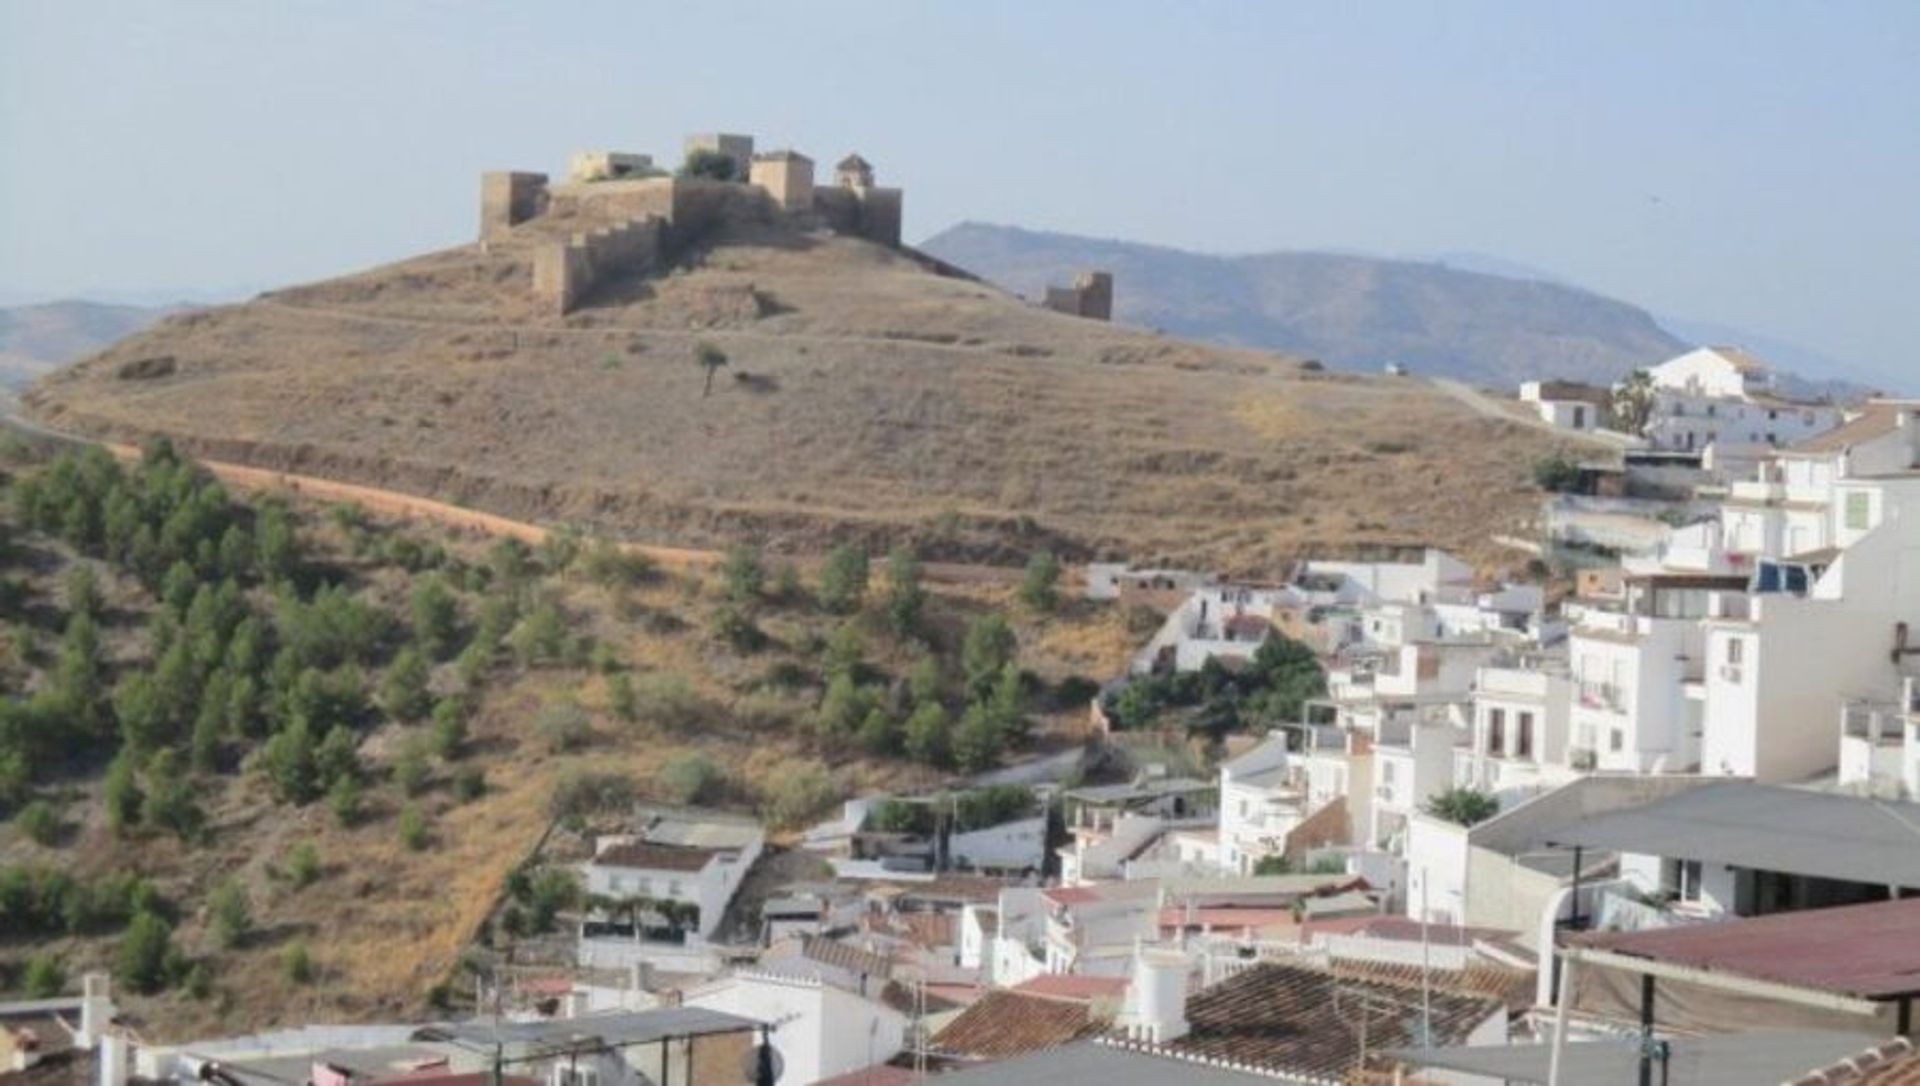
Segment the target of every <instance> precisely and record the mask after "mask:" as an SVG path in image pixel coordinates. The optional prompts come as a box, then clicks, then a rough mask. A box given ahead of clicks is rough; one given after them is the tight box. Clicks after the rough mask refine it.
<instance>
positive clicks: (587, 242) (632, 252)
mask: <svg viewBox="0 0 1920 1086" xmlns="http://www.w3.org/2000/svg"><path fill="white" fill-rule="evenodd" d="M664 232H665V226H664V224H663V223H662V221H661V220H660V219H657V218H652V217H647V218H638V219H630V220H628V221H626V222H623V223H621V224H619V225H618V226H606V227H601V228H600V229H598V230H590V231H587V232H586V233H581V234H575V235H573V237H571V238H569V239H568V240H566V241H554V242H548V243H546V244H544V245H542V246H540V247H539V248H538V249H536V250H534V254H533V295H534V298H535V299H536V300H537V301H538V302H539V304H540V305H541V306H542V307H543V308H546V309H548V310H549V311H550V312H553V313H555V314H561V313H566V312H567V311H569V310H571V309H573V308H574V307H575V306H576V305H578V304H579V303H580V299H582V298H584V297H586V296H587V294H589V293H590V292H591V291H592V290H593V288H594V287H595V286H597V285H598V284H600V283H601V282H603V281H605V280H607V279H611V278H614V277H617V276H627V275H640V274H643V273H645V272H647V271H649V270H650V269H652V268H653V267H654V266H655V265H657V264H658V263H659V261H660V248H661V239H662V235H663V234H664Z"/></svg>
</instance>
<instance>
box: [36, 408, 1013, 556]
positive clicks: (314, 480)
mask: <svg viewBox="0 0 1920 1086" xmlns="http://www.w3.org/2000/svg"><path fill="white" fill-rule="evenodd" d="M17 407H18V405H17V404H16V403H14V402H12V401H11V400H8V401H3V402H0V426H4V427H7V428H10V429H14V430H17V431H20V432H22V433H25V434H27V435H29V436H32V437H37V438H41V439H44V440H48V441H53V442H57V443H60V444H65V445H76V446H78V445H88V444H98V445H100V446H101V447H102V448H104V449H106V450H107V451H108V452H110V453H112V454H113V455H114V456H116V457H118V458H119V459H121V460H126V461H133V460H138V459H139V458H140V450H139V449H137V448H135V447H134V446H132V445H122V444H117V443H114V442H105V441H103V442H91V441H89V440H87V439H86V438H82V437H78V436H76V435H73V434H67V433H62V432H61V431H58V430H53V429H49V428H47V427H45V426H42V425H40V424H39V423H37V422H34V421H32V420H30V419H27V418H24V417H22V416H21V415H20V414H19V412H18V410H17ZM196 462H197V463H199V464H200V466H201V467H203V468H205V469H206V470H207V472H208V473H209V474H211V475H212V476H213V477H214V478H216V479H218V480H220V481H221V482H222V483H225V484H226V485H228V486H230V487H233V488H234V489H235V490H240V491H249V492H255V493H272V492H275V491H286V492H288V493H292V494H298V495H300V496H302V497H306V498H312V499H314V500H315V501H321V502H350V503H353V504H355V505H358V506H360V507H361V508H363V509H365V510H367V511H368V512H370V513H373V514H375V515H376V516H385V517H392V518H394V519H397V520H412V521H422V522H426V523H431V524H437V525H440V526H442V527H446V528H453V529H456V530H459V531H466V532H474V533H478V534H481V535H488V536H495V537H500V538H510V539H518V540H520V541H521V542H523V543H526V544H528V545H530V546H538V545H539V544H540V543H542V542H544V541H545V540H546V539H547V537H548V535H550V534H551V531H550V530H549V529H548V528H545V527H543V526H541V525H538V524H533V523H530V522H528V521H524V520H514V519H512V518H510V517H503V516H498V515H496V514H493V513H483V512H480V511H479V510H475V509H465V508H462V507H460V506H457V505H451V504H449V503H447V502H443V501H436V500H434V499H432V498H423V497H420V496H419V495H417V494H405V493H401V492H400V491H397V490H386V489H382V488H380V487H371V486H362V485H360V484H359V483H347V482H341V481H339V480H337V479H323V478H320V477H318V476H313V475H296V474H293V473H290V472H284V471H273V470H270V469H267V468H256V467H250V466H248V465H246V464H235V463H229V462H227V461H222V460H205V459H200V460H197V461H196ZM619 546H620V549H621V550H623V551H625V552H626V553H628V554H637V555H641V556H643V557H645V558H648V559H650V560H652V561H654V562H656V563H658V564H660V565H662V566H667V567H670V568H673V569H682V570H701V569H706V568H709V567H711V566H714V565H718V564H719V563H720V561H721V560H722V559H724V558H725V553H724V552H722V551H718V550H711V549H701V548H696V547H670V546H665V545H662V544H657V543H634V542H625V541H623V542H621V543H620V544H619ZM821 561H822V558H821V557H820V556H804V557H800V558H798V559H796V560H795V562H796V564H797V565H798V566H800V568H801V569H803V570H806V571H812V570H814V569H816V568H818V566H819V565H820V563H821ZM922 570H923V572H924V573H925V574H926V577H927V579H928V580H930V581H937V582H942V583H947V584H1017V583H1019V581H1020V578H1021V575H1022V571H1020V570H1017V569H1010V568H1007V567H1005V566H982V565H969V564H966V563H960V562H927V563H924V564H923V566H922Z"/></svg>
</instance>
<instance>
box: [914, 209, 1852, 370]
mask: <svg viewBox="0 0 1920 1086" xmlns="http://www.w3.org/2000/svg"><path fill="white" fill-rule="evenodd" d="M920 247H921V248H922V249H923V250H924V251H926V252H928V253H930V254H932V255H934V256H936V257H939V258H940V259H942V260H945V261H948V262H949V263H952V264H955V265H957V266H959V267H962V268H965V269H967V270H968V271H970V272H973V273H974V274H976V275H979V276H981V277H982V278H985V279H987V280H989V281H991V282H994V283H996V284H998V285H1000V286H1002V287H1004V288H1006V289H1008V290H1011V291H1014V292H1015V293H1018V294H1022V295H1025V296H1028V297H1033V298H1037V297H1039V296H1041V294H1042V293H1043V292H1044V289H1045V287H1046V286H1047V285H1049V284H1064V283H1066V282H1067V281H1069V280H1070V279H1071V278H1072V277H1073V275H1074V274H1075V273H1076V272H1078V271H1082V270H1086V269H1090V268H1099V269H1104V270H1106V271H1110V272H1112V273H1113V274H1114V280H1115V285H1114V318H1115V319H1116V320H1120V321H1124V322H1128V323H1133V324H1141V325H1146V326H1149V327H1153V328H1158V329H1161V330H1164V331H1166V332H1169V333H1172V334H1176V335H1180V336H1185V337H1188V338H1193V339H1201V340H1207V341H1211V342H1216V343H1226V344H1233V345H1236V346H1249V347H1267V348H1272V349H1283V350H1287V351H1290V352H1293V353H1296V354H1305V355H1309V356H1312V357H1314V358H1317V359H1319V360H1320V361H1321V362H1323V363H1324V364H1326V365H1328V366H1330V367H1333V368H1336V369H1343V370H1356V371H1378V370H1379V369H1381V368H1382V367H1384V366H1387V365H1390V364H1391V365H1398V366H1401V367H1404V368H1405V369H1407V370H1409V371H1411V372H1414V373H1419V374H1424V375H1428V376H1435V377H1449V378H1455V379H1459V380H1464V381H1470V382H1473V383H1476V384H1480V385H1485V386H1489V387H1493V388H1498V389H1511V388H1513V387H1514V386H1515V385H1517V384H1519V383H1520V382H1521V381H1526V380H1532V379H1536V378H1547V377H1555V378H1567V379H1573V380H1582V381H1590V382H1596V383H1604V382H1611V381H1614V380H1617V379H1618V378H1620V377H1621V376H1624V375H1625V374H1626V373H1628V372H1630V371H1631V370H1633V369H1634V368H1636V367H1641V366H1648V365H1653V364H1655V363H1658V362H1661V361H1664V360H1665V359H1667V358H1670V357H1672V356H1673V355H1676V354H1679V353H1680V352H1682V351H1684V350H1686V349H1688V348H1689V347H1690V346H1693V345H1695V344H1698V343H1702V342H1715V343H1718V342H1732V343H1739V344H1741V345H1743V346H1746V347H1748V348H1750V349H1753V350H1756V351H1757V352H1758V353H1760V354H1761V356H1762V357H1766V358H1769V359H1771V360H1773V361H1774V362H1775V364H1776V365H1778V366H1780V367H1781V369H1782V371H1783V372H1782V379H1783V385H1784V386H1786V388H1787V389H1788V390H1789V391H1794V392H1801V393H1806V394H1828V395H1835V396H1839V397H1843V398H1844V397H1847V396H1852V395H1857V394H1859V393H1861V392H1864V391H1865V388H1864V386H1863V385H1862V384H1861V382H1863V381H1865V382H1871V383H1876V384H1884V383H1885V382H1879V381H1876V380H1875V378H1876V377H1877V376H1878V375H1876V374H1871V373H1867V372H1864V371H1861V370H1860V369H1859V368H1857V367H1848V366H1845V365H1843V364H1841V363H1838V362H1836V361H1835V360H1833V359H1831V358H1829V357H1827V356H1824V355H1821V354H1819V353H1818V352H1815V351H1811V350H1808V349H1805V348H1798V347H1793V346H1791V345H1784V344H1783V343H1782V341H1780V340H1778V339H1774V338H1771V337H1761V336H1754V335H1751V334H1746V333H1742V332H1740V331H1738V330H1736V329H1731V328H1728V327H1726V326H1723V325H1711V324H1706V323H1703V322H1683V321H1679V320H1662V319H1661V318H1658V317H1655V316H1654V315H1653V314H1652V313H1650V312H1648V311H1647V310H1645V309H1642V308H1640V307H1638V306H1635V305H1632V304H1630V303H1627V302H1623V301H1620V300H1617V299H1614V298H1609V297H1606V296H1605V295H1602V294H1599V293H1596V292H1594V291H1590V290H1585V289H1582V288H1580V287H1577V286H1573V285H1570V284H1568V283H1566V282H1564V281H1561V280H1559V279H1558V278H1556V277H1554V276H1552V275H1550V274H1548V273H1545V272H1542V271H1539V270H1538V269H1534V268H1531V267H1528V266H1526V265H1522V264H1517V263H1514V262H1512V261H1506V260H1501V259H1499V258H1493V257H1486V256H1482V255H1479V254H1468V253H1449V254H1446V255H1444V256H1436V257H1433V258H1429V259H1396V258H1390V257H1381V256H1372V255H1365V254H1358V253H1335V252H1307V251H1299V252H1272V253H1260V254H1252V255H1241V256H1220V255H1210V254H1203V253H1195V252H1188V251H1184V250H1180V249H1173V248H1166V247H1162V246H1154V245H1145V244H1140V243H1137V242H1129V241H1117V240H1105V239H1098V238H1089V237H1080V236H1076V235H1071V234H1060V233H1048V232H1042V231H1035V230H1026V229H1021V228H1018V227H1012V226H1001V225H994V224H988V223H977V222H965V223H961V224H960V225H958V226H955V227H952V228H950V229H947V230H944V231H942V232H941V233H939V234H936V235H934V236H933V237H931V238H929V239H927V240H926V241H924V242H922V243H921V246H920Z"/></svg>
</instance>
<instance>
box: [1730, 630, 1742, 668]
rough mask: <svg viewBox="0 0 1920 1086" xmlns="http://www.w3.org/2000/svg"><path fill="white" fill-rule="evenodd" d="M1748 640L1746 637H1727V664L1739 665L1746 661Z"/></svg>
mask: <svg viewBox="0 0 1920 1086" xmlns="http://www.w3.org/2000/svg"><path fill="white" fill-rule="evenodd" d="M1746 658H1747V641H1746V638H1744V637H1729V638H1727V666H1729V667H1739V666H1740V665H1741V664H1742V663H1744V662H1746Z"/></svg>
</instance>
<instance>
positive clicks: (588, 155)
mask: <svg viewBox="0 0 1920 1086" xmlns="http://www.w3.org/2000/svg"><path fill="white" fill-rule="evenodd" d="M902 204H903V198H902V193H901V190H899V189H897V188H881V187H879V186H877V185H875V184H874V170H873V166H872V164H870V163H868V162H867V161H866V160H865V159H864V158H861V157H860V156H859V155H848V156H847V157H846V158H844V159H842V160H841V161H840V162H839V164H838V165H836V167H835V169H834V179H833V183H832V184H831V185H816V184H815V179H814V162H813V160H812V159H811V158H808V157H807V156H806V155H803V154H801V153H799V152H798V151H792V150H780V151H771V152H763V153H759V154H755V153H754V150H753V138H752V137H751V136H742V135H732V134H726V133H710V134H701V135H694V136H689V137H687V140H686V145H685V160H684V161H683V163H682V166H681V169H680V172H679V173H677V174H674V175H667V174H666V173H665V172H664V171H661V170H657V169H655V168H654V166H653V159H652V157H651V156H649V155H644V154H639V153H635V152H628V151H582V152H579V153H577V154H575V155H574V156H573V158H572V159H571V161H570V163H569V171H568V180H567V181H565V182H562V183H559V184H554V183H551V182H550V181H549V180H548V177H547V175H546V174H542V173H527V172H515V171H502V172H492V173H485V174H482V175H481V180H480V240H481V242H482V244H491V243H494V242H501V241H507V240H510V239H512V240H518V239H520V238H522V237H525V236H528V235H531V236H532V237H533V238H534V244H535V250H534V276H533V290H534V294H535V296H536V298H537V299H538V300H539V301H540V302H541V303H542V304H543V305H544V306H547V307H550V308H551V309H552V310H553V311H554V312H555V313H566V312H567V311H569V310H571V309H573V308H574V307H575V306H577V305H578V304H579V303H580V301H581V300H582V299H583V298H585V297H586V296H587V294H588V293H590V292H591V290H592V289H593V287H594V285H595V284H597V283H599V282H601V281H603V280H606V279H610V278H613V277H616V276H622V275H635V274H645V273H647V272H649V271H652V270H653V269H655V268H656V267H658V266H659V265H660V263H661V262H662V261H663V260H664V259H666V258H668V257H670V256H671V255H672V254H673V253H675V252H677V251H679V250H681V249H683V248H685V247H687V246H688V245H690V244H692V243H693V242H695V241H696V240H697V239H698V238H699V237H700V236H701V235H702V234H704V233H706V232H707V231H708V230H710V229H712V228H713V227H715V226H716V225H718V224H720V223H722V222H724V221H728V220H734V221H766V220H768V219H772V218H775V217H781V216H784V217H787V218H790V219H794V220H797V221H798V222H799V223H801V224H814V223H818V224H824V225H825V226H827V227H828V228H829V229H831V230H834V231H835V232H838V233H842V234H847V235H850V236H854V237H861V238H865V239H867V240H869V241H873V242H877V243H879V244H882V245H890V246H898V245H899V244H900V226H901V210H902ZM575 223H578V224H581V225H582V226H583V227H584V229H577V230H575V229H569V228H570V227H571V226H573V225H574V224H575ZM554 235H562V236H554Z"/></svg>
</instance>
